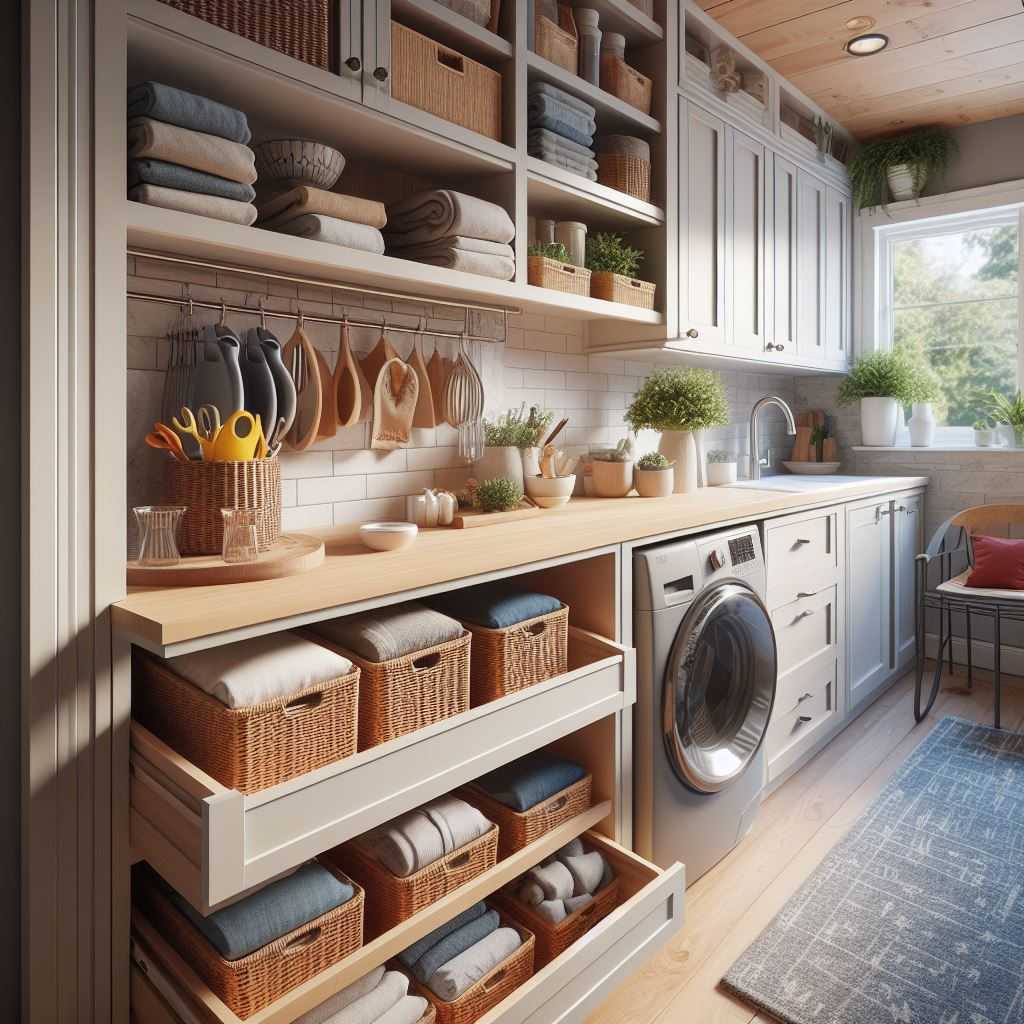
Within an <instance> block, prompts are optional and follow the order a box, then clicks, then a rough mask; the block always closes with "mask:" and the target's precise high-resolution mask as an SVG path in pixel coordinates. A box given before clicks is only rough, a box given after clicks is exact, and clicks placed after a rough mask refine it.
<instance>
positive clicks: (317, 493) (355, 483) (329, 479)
mask: <svg viewBox="0 0 1024 1024" xmlns="http://www.w3.org/2000/svg"><path fill="white" fill-rule="evenodd" d="M297 493H298V502H299V504H300V505H317V504H321V503H323V502H335V501H358V500H359V499H360V498H365V497H366V496H367V494H366V477H365V476H321V477H315V478H314V479H312V480H299V481H298V492H297ZM371 497H375V495H371Z"/></svg>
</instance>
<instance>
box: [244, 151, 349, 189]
mask: <svg viewBox="0 0 1024 1024" xmlns="http://www.w3.org/2000/svg"><path fill="white" fill-rule="evenodd" d="M253 153H254V154H255V155H256V174H257V180H258V181H261V182H263V184H265V185H274V186H277V187H285V186H294V185H314V186H315V187H316V188H324V189H330V188H333V186H334V183H335V182H336V181H337V180H338V179H339V178H340V177H341V172H342V171H343V170H344V169H345V158H344V157H343V156H342V155H341V153H339V152H338V151H337V150H336V149H334V148H333V147H331V146H326V145H324V144H323V143H322V142H311V141H309V140H308V139H268V140H267V141H266V142H258V143H257V144H256V145H255V146H253Z"/></svg>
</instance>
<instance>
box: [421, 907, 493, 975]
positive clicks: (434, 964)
mask: <svg viewBox="0 0 1024 1024" xmlns="http://www.w3.org/2000/svg"><path fill="white" fill-rule="evenodd" d="M500 923H501V921H500V920H499V918H498V912H497V911H496V910H488V911H487V913H486V914H484V915H483V916H482V917H478V918H477V919H476V920H475V921H469V922H468V923H467V924H464V925H463V926H462V927H461V928H459V929H458V930H457V931H454V932H452V933H451V935H446V936H445V937H444V938H443V939H442V940H441V941H440V942H439V943H438V944H437V945H436V946H433V947H431V948H430V949H428V950H427V951H426V953H424V954H423V956H421V957H420V958H419V960H417V961H416V963H415V965H414V966H413V969H412V973H413V974H414V975H415V976H416V978H417V980H418V981H421V982H423V984H424V985H426V984H427V982H428V981H430V979H431V978H432V977H433V976H434V972H435V971H436V970H437V969H438V968H440V967H444V965H445V964H446V963H448V962H449V961H451V960H454V959H455V958H456V957H457V956H458V955H459V954H460V953H464V952H465V951H466V950H467V949H469V947H470V946H475V945H476V944H477V943H478V942H479V941H480V940H481V939H485V938H487V936H488V935H490V934H491V932H493V931H497V930H498V925H499V924H500Z"/></svg>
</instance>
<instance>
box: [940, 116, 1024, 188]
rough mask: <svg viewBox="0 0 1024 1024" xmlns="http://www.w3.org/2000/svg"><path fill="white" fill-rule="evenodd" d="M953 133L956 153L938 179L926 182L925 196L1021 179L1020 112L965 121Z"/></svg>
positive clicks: (1023, 126) (1023, 140)
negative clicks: (951, 163)
mask: <svg viewBox="0 0 1024 1024" xmlns="http://www.w3.org/2000/svg"><path fill="white" fill-rule="evenodd" d="M953 135H954V136H955V138H956V140H957V142H959V144H960V156H959V157H958V158H957V159H956V160H955V161H954V162H953V166H952V167H950V169H949V171H948V172H947V173H946V174H945V175H944V176H943V177H942V178H940V179H936V180H935V181H932V182H929V183H928V187H927V188H926V190H925V193H926V194H927V195H939V194H941V193H943V192H956V191H959V190H960V189H964V188H978V187H980V186H982V185H994V184H996V183H997V182H1001V181H1016V180H1018V179H1021V178H1024V114H1019V115H1017V116H1015V117H1000V118H997V119H996V120H995V121H982V122H980V123H978V124H966V125H963V126H961V127H960V128H954V129H953Z"/></svg>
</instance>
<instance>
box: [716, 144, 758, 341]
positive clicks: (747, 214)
mask: <svg viewBox="0 0 1024 1024" xmlns="http://www.w3.org/2000/svg"><path fill="white" fill-rule="evenodd" d="M727 142H728V158H727V161H726V163H727V168H726V170H727V174H726V190H727V195H726V198H727V204H726V218H725V223H726V236H725V241H726V245H725V250H726V267H727V268H728V274H727V280H726V290H727V292H728V296H729V303H728V305H729V311H730V316H729V343H730V345H733V346H735V347H737V348H749V349H754V350H756V351H758V352H760V351H762V350H763V349H764V342H765V338H764V206H765V203H764V182H765V173H764V146H763V145H761V143H759V142H755V141H754V140H753V139H751V138H749V137H748V136H746V135H744V134H743V133H742V132H738V131H736V129H735V128H729V129H728V133H727Z"/></svg>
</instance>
